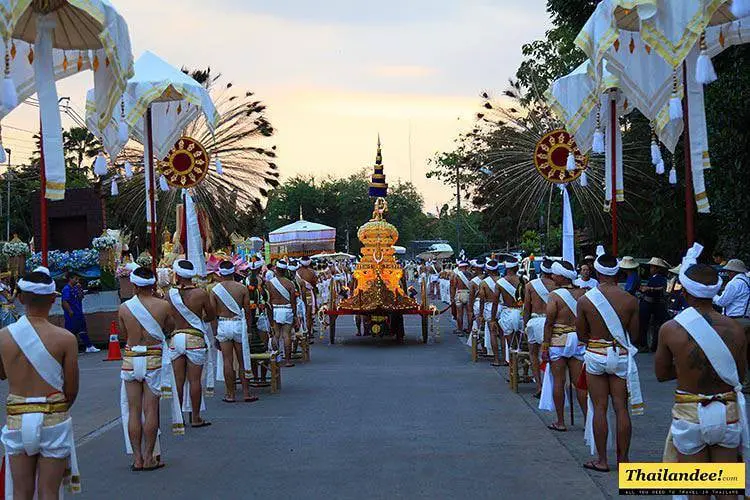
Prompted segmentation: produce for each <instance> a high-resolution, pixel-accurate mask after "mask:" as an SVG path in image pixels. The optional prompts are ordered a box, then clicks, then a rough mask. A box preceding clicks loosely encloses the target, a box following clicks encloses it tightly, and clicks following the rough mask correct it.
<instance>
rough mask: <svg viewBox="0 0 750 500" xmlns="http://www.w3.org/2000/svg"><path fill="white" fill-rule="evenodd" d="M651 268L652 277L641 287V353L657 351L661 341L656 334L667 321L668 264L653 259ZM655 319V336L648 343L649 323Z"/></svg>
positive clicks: (655, 258) (649, 264)
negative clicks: (657, 345)
mask: <svg viewBox="0 0 750 500" xmlns="http://www.w3.org/2000/svg"><path fill="white" fill-rule="evenodd" d="M646 265H647V266H649V270H650V271H649V272H650V274H651V277H650V278H649V279H648V282H646V284H645V285H644V286H642V287H641V293H642V294H643V296H642V297H641V304H640V327H641V328H640V330H641V332H640V335H639V339H640V345H639V346H638V347H639V351H641V352H646V351H648V349H649V348H650V349H651V351H652V352H655V351H656V344H657V342H658V340H659V336H658V335H657V334H656V332H658V331H659V328H661V325H662V324H664V322H665V321H666V320H667V301H666V291H667V269H669V264H667V263H666V262H665V261H664V259H660V258H659V257H652V258H651V260H650V261H648V262H647V263H646ZM652 319H653V322H654V335H652V337H651V342H650V345H649V342H648V327H649V323H650V322H651V320H652Z"/></svg>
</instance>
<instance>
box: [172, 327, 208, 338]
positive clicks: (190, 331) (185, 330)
mask: <svg viewBox="0 0 750 500" xmlns="http://www.w3.org/2000/svg"><path fill="white" fill-rule="evenodd" d="M180 333H184V334H185V335H192V336H193V337H199V338H203V332H202V331H200V330H196V329H195V328H182V329H180V330H175V331H173V332H172V336H173V337H174V336H175V335H178V334H180Z"/></svg>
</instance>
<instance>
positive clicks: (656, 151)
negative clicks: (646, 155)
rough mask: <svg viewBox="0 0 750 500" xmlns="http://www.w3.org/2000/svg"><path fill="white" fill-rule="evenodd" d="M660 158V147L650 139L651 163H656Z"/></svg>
mask: <svg viewBox="0 0 750 500" xmlns="http://www.w3.org/2000/svg"><path fill="white" fill-rule="evenodd" d="M660 160H661V149H660V148H659V145H658V144H657V143H656V141H655V140H652V141H651V164H652V165H657V164H658V163H659V161H660Z"/></svg>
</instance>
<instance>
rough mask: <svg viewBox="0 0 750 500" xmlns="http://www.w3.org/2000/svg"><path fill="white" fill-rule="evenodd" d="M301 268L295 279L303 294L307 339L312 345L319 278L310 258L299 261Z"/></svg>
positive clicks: (301, 295)
mask: <svg viewBox="0 0 750 500" xmlns="http://www.w3.org/2000/svg"><path fill="white" fill-rule="evenodd" d="M299 263H300V268H299V269H297V273H296V274H295V276H294V278H295V280H296V281H297V285H298V286H299V288H300V290H302V293H301V294H300V297H301V299H302V301H303V303H304V304H305V325H306V327H307V337H308V339H309V342H310V343H313V342H314V339H315V335H314V332H313V318H314V317H315V313H316V312H317V309H318V300H317V297H316V296H315V291H316V289H317V287H318V276H317V275H316V274H315V271H313V270H312V268H311V267H310V265H311V264H312V260H310V257H302V258H301V259H300V261H299Z"/></svg>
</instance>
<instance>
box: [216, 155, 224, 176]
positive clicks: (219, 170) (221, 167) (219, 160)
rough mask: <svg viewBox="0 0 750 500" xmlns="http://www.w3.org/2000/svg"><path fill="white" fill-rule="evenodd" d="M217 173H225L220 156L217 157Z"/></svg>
mask: <svg viewBox="0 0 750 500" xmlns="http://www.w3.org/2000/svg"><path fill="white" fill-rule="evenodd" d="M216 173H217V174H219V175H224V166H223V165H222V164H221V159H220V158H216Z"/></svg>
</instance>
